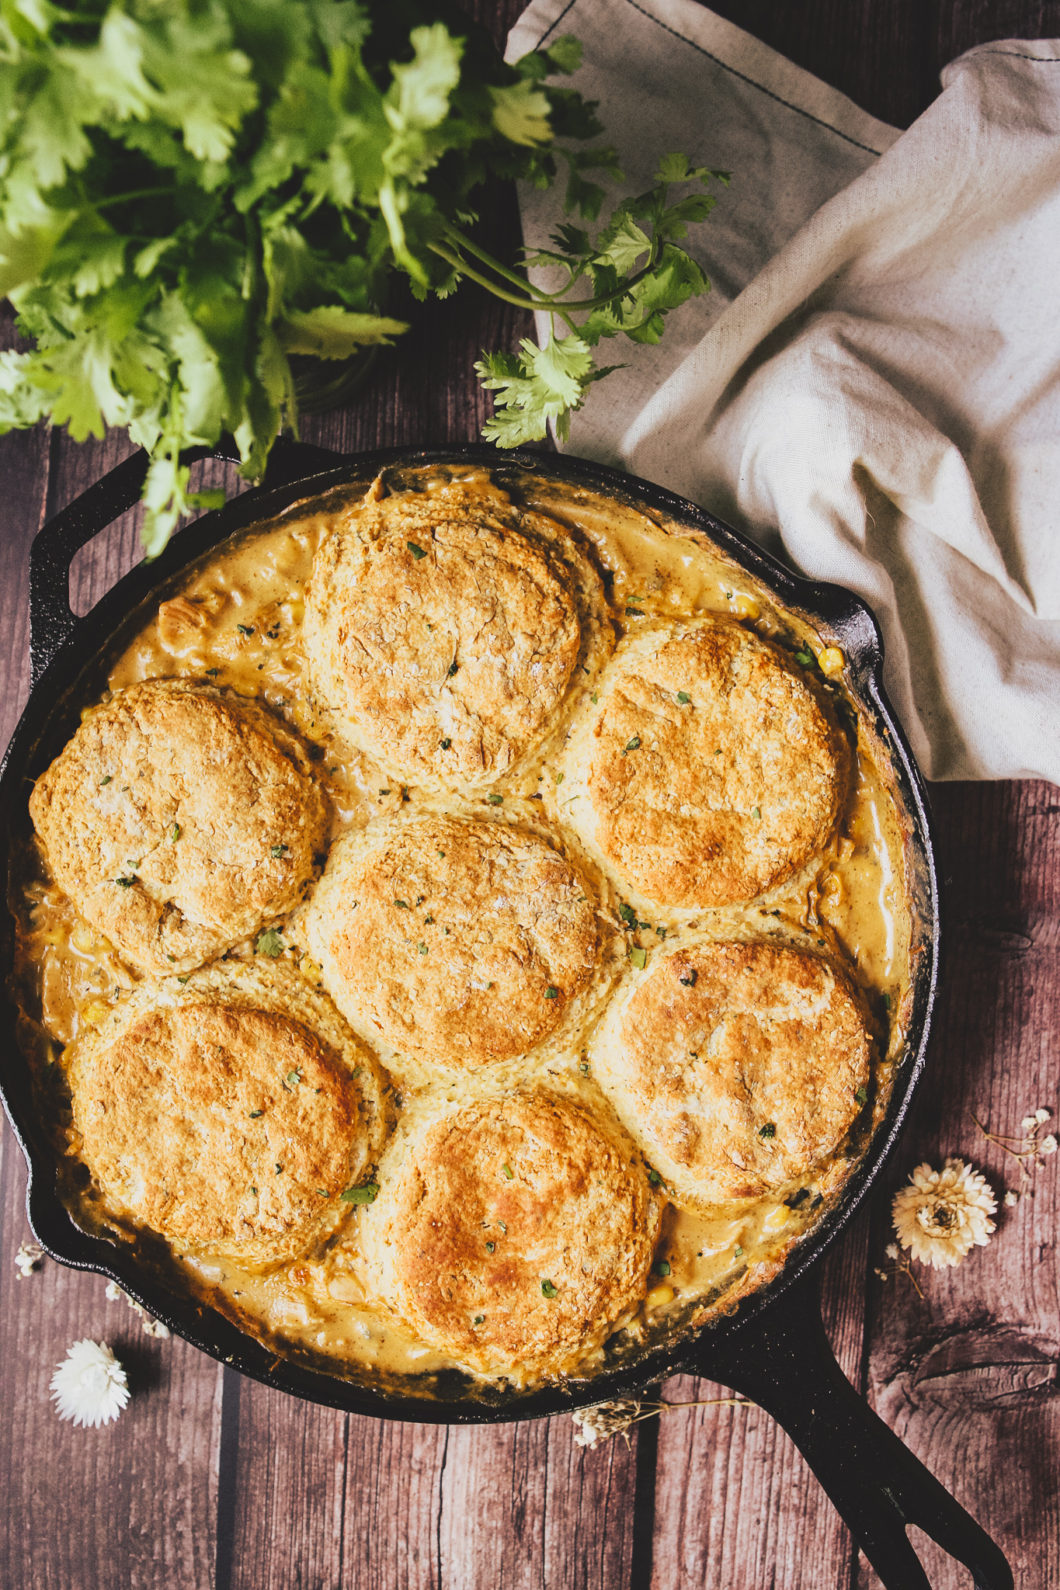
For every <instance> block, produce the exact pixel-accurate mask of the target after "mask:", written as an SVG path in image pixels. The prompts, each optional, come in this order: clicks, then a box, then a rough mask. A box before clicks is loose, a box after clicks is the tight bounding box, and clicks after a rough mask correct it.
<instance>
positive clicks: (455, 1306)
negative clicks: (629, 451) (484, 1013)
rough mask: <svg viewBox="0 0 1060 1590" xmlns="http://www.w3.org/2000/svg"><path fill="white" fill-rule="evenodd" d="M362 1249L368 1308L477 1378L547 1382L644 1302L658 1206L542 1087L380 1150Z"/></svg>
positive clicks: (574, 1110)
mask: <svg viewBox="0 0 1060 1590" xmlns="http://www.w3.org/2000/svg"><path fill="white" fill-rule="evenodd" d="M379 1181H380V1194H379V1197H378V1199H377V1200H376V1203H375V1204H374V1205H372V1206H371V1208H369V1209H366V1210H364V1211H362V1213H361V1227H362V1238H361V1240H362V1244H363V1246H364V1249H365V1252H366V1254H367V1255H368V1258H369V1264H370V1265H372V1266H373V1268H374V1273H375V1274H376V1275H377V1276H378V1278H379V1280H380V1285H381V1290H382V1293H383V1296H384V1298H385V1299H386V1301H387V1302H388V1303H389V1305H390V1307H391V1308H393V1309H394V1311H395V1312H396V1313H398V1314H399V1315H401V1316H402V1317H403V1318H404V1319H405V1320H407V1321H408V1322H409V1323H410V1324H411V1325H412V1326H413V1327H414V1328H415V1329H416V1330H417V1331H418V1332H419V1334H420V1335H421V1336H422V1337H423V1339H424V1340H425V1341H427V1342H430V1343H432V1344H434V1345H436V1346H439V1347H442V1348H444V1349H445V1350H446V1351H447V1352H449V1353H451V1354H452V1355H453V1356H454V1357H456V1358H457V1359H458V1360H460V1361H461V1362H464V1363H467V1364H470V1365H472V1366H474V1367H476V1368H479V1369H481V1370H483V1371H485V1372H487V1373H503V1372H504V1371H506V1370H510V1371H518V1372H519V1373H528V1372H529V1373H537V1372H546V1373H547V1372H552V1373H562V1372H563V1370H564V1367H565V1363H566V1361H567V1360H568V1359H569V1358H570V1357H571V1355H574V1354H577V1353H579V1352H584V1351H585V1349H586V1348H590V1347H592V1346H593V1345H597V1344H599V1343H601V1342H602V1341H604V1340H606V1338H607V1336H608V1335H609V1334H610V1333H611V1331H612V1330H613V1328H614V1327H615V1325H616V1323H617V1322H618V1321H619V1320H620V1318H621V1317H622V1316H623V1315H624V1314H626V1313H627V1312H628V1311H629V1310H631V1309H633V1308H634V1307H635V1306H636V1304H637V1303H638V1302H639V1300H640V1298H641V1297H642V1296H643V1294H644V1288H645V1283H646V1280H647V1276H648V1271H649V1268H650V1266H651V1261H652V1252H653V1248H654V1244H655V1240H656V1238H657V1236H658V1231H659V1222H660V1218H661V1207H662V1206H661V1201H660V1200H659V1199H658V1198H657V1197H656V1195H655V1194H654V1193H653V1191H652V1189H651V1186H650V1184H649V1182H648V1177H647V1173H646V1171H645V1168H644V1166H643V1165H642V1164H641V1163H640V1161H639V1159H638V1157H637V1155H636V1153H635V1151H634V1150H633V1148H632V1145H630V1144H629V1143H627V1142H626V1141H625V1140H624V1138H623V1137H622V1135H621V1134H619V1133H618V1132H617V1131H615V1130H612V1129H609V1128H608V1127H607V1126H605V1123H604V1122H603V1121H601V1120H599V1119H594V1117H593V1116H592V1115H591V1114H590V1113H589V1111H587V1110H586V1109H585V1108H583V1107H582V1106H581V1105H580V1104H578V1103H576V1102H574V1101H573V1100H572V1099H569V1098H566V1097H564V1096H561V1095H559V1094H553V1093H549V1092H547V1091H545V1090H544V1089H532V1090H527V1091H525V1092H520V1093H517V1094H515V1095H513V1096H509V1097H507V1098H488V1099H481V1100H479V1101H478V1102H476V1103H474V1104H470V1105H466V1106H464V1107H463V1108H460V1109H456V1110H450V1111H449V1112H447V1113H445V1114H443V1115H441V1116H440V1117H438V1118H436V1119H434V1120H432V1121H430V1122H429V1123H428V1125H427V1126H426V1128H425V1129H421V1131H420V1132H419V1134H418V1135H417V1136H416V1137H415V1139H414V1141H412V1142H411V1143H404V1144H400V1145H396V1146H395V1149H394V1151H393V1152H392V1153H391V1154H388V1155H387V1156H385V1157H384V1160H383V1163H382V1164H381V1166H380V1172H379Z"/></svg>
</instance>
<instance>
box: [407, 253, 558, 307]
mask: <svg viewBox="0 0 1060 1590" xmlns="http://www.w3.org/2000/svg"><path fill="white" fill-rule="evenodd" d="M427 246H428V248H429V249H430V250H431V253H432V254H437V255H438V256H439V257H440V258H441V259H444V260H445V261H446V263H447V264H448V265H453V266H455V268H456V269H457V270H458V271H459V272H460V274H461V276H466V277H467V279H468V281H471V282H478V284H479V286H480V287H484V288H485V289H486V291H487V292H488V293H492V294H493V296H494V298H499V299H501V301H502V302H503V303H506V304H514V305H515V307H516V309H529V310H534V309H547V308H548V304H547V303H545V302H544V301H543V300H542V299H537V298H516V296H515V294H514V293H509V292H506V291H505V290H504V288H503V287H498V285H497V283H496V282H493V281H490V279H489V277H488V276H483V274H482V272H481V271H477V270H475V269H474V267H473V266H471V265H469V264H468V263H467V260H466V259H464V257H463V255H462V254H459V253H457V252H455V250H453V249H449V248H446V247H445V246H444V245H443V244H441V243H429V244H428V245H427ZM530 290H531V291H532V289H530Z"/></svg>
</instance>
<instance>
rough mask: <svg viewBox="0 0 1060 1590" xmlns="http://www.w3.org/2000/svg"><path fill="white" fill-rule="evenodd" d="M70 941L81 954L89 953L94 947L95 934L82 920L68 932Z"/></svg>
mask: <svg viewBox="0 0 1060 1590" xmlns="http://www.w3.org/2000/svg"><path fill="white" fill-rule="evenodd" d="M70 943H71V944H72V945H73V947H74V949H75V950H80V951H81V953H82V955H89V954H91V952H92V951H93V950H94V949H95V947H96V935H95V934H94V933H93V931H92V929H91V928H90V927H88V926H86V924H85V923H84V922H79V923H78V924H77V926H76V927H75V928H74V929H73V931H72V933H71V934H70Z"/></svg>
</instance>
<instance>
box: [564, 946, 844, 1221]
mask: <svg viewBox="0 0 1060 1590" xmlns="http://www.w3.org/2000/svg"><path fill="white" fill-rule="evenodd" d="M871 1061H872V1037H871V1032H870V1027H869V1022H868V1018H867V1015H866V1013H865V1010H864V1008H863V1006H862V1002H861V1000H860V998H859V997H858V995H857V993H856V992H855V990H854V987H853V985H852V984H851V983H850V981H849V979H848V978H847V977H846V975H845V973H843V972H842V971H841V970H840V969H839V968H838V967H837V966H836V965H835V964H834V963H833V962H831V961H829V960H826V959H825V958H824V957H823V956H819V955H814V954H811V953H809V951H807V950H803V949H795V948H793V947H789V946H786V945H780V944H774V943H764V942H751V943H744V942H709V941H708V942H700V943H696V944H694V945H691V946H689V947H688V948H684V949H679V950H677V951H675V952H673V953H670V954H668V955H666V956H665V957H662V958H660V959H657V960H656V961H655V962H654V963H653V964H652V965H651V967H650V968H649V970H648V971H647V973H646V974H645V975H644V976H643V977H642V978H640V979H639V980H638V981H637V982H636V984H635V985H634V986H633V988H632V992H631V993H630V994H629V995H627V996H626V998H625V999H624V1000H623V1001H621V1002H619V1003H618V1004H616V1006H614V1007H612V1010H611V1011H610V1012H609V1013H608V1017H607V1020H606V1021H605V1022H604V1024H603V1026H602V1028H601V1030H600V1031H599V1033H598V1034H597V1036H596V1038H595V1040H594V1045H593V1075H594V1076H595V1077H596V1079H597V1080H598V1081H599V1083H600V1085H601V1087H602V1088H603V1089H604V1091H605V1093H607V1095H608V1096H609V1098H610V1099H611V1102H612V1103H613V1105H614V1107H615V1109H616V1111H617V1113H618V1116H619V1118H620V1120H622V1121H623V1123H624V1124H625V1125H626V1127H627V1128H628V1130H629V1132H630V1133H631V1135H632V1136H633V1138H634V1140H635V1142H636V1143H637V1144H638V1145H639V1147H640V1148H641V1149H642V1150H643V1151H644V1153H645V1154H646V1155H647V1157H648V1158H649V1159H650V1160H651V1162H652V1164H653V1165H654V1166H655V1168H656V1169H657V1170H658V1171H659V1173H660V1175H661V1176H662V1177H663V1180H664V1182H665V1183H666V1184H667V1187H668V1189H669V1190H670V1192H671V1196H672V1197H673V1198H674V1201H675V1202H677V1203H679V1204H685V1205H687V1206H688V1207H690V1208H693V1209H706V1210H709V1209H710V1208H711V1207H712V1206H714V1205H716V1204H718V1203H720V1202H723V1201H725V1200H728V1199H736V1198H756V1197H761V1196H762V1195H763V1194H765V1193H768V1192H769V1191H771V1190H773V1189H776V1188H780V1187H783V1186H784V1185H785V1184H786V1183H789V1182H792V1181H795V1180H797V1179H798V1178H800V1177H803V1176H805V1175H807V1174H808V1173H809V1172H810V1171H812V1170H813V1169H814V1167H815V1166H817V1165H820V1164H821V1162H822V1161H823V1160H825V1159H827V1158H828V1156H829V1155H832V1154H834V1153H835V1152H836V1150H837V1149H838V1148H839V1146H840V1144H841V1142H842V1140H843V1138H844V1137H845V1135H846V1133H847V1132H848V1130H849V1129H850V1127H851V1125H852V1124H853V1122H854V1120H855V1118H856V1116H857V1115H858V1113H859V1111H860V1109H861V1107H862V1104H863V1103H864V1099H865V1094H864V1092H862V1093H861V1097H860V1099H859V1097H858V1093H859V1090H862V1089H865V1088H867V1085H868V1082H869V1077H870V1072H871Z"/></svg>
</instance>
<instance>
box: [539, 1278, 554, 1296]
mask: <svg viewBox="0 0 1060 1590" xmlns="http://www.w3.org/2000/svg"><path fill="white" fill-rule="evenodd" d="M556 1293H557V1288H556V1287H555V1286H553V1284H552V1282H551V1281H542V1282H541V1296H542V1297H548V1298H552V1297H555V1296H556Z"/></svg>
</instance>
